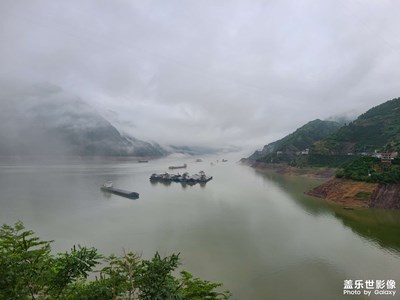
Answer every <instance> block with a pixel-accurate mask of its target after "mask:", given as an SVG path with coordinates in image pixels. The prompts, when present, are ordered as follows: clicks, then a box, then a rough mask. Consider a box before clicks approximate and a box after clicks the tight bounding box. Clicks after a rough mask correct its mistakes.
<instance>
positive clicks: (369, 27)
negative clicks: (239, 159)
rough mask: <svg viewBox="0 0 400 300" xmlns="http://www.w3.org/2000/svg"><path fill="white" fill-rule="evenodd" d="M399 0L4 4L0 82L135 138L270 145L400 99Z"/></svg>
mask: <svg viewBox="0 0 400 300" xmlns="http://www.w3.org/2000/svg"><path fill="white" fill-rule="evenodd" d="M399 12H400V1H396V0H392V1H390V0H379V1H377V0H374V1H372V0H371V1H363V0H358V1H357V0H354V1H352V0H320V1H317V0H291V1H281V0H280V1H277V0H276V1H267V0H265V1H254V0H253V1H251V0H243V1H233V0H232V1H224V0H212V1H204V0H202V1H198V0H193V1H168V0H156V1H144V0H143V1H134V0H107V1H106V0H68V1H61V0H60V1H56V0H43V1H40V0H38V1H35V0H31V1H26V0H2V1H1V2H0V42H1V44H0V45H1V46H0V66H1V67H0V79H12V80H16V81H21V82H22V81H28V82H32V83H36V82H50V83H54V84H56V85H59V86H60V87H62V88H63V89H64V90H66V91H68V92H71V93H73V94H75V95H78V96H79V97H81V98H82V99H83V100H84V101H86V102H88V103H89V104H91V105H92V106H93V107H95V108H96V109H97V110H98V111H99V112H101V113H102V114H103V115H105V116H106V117H107V118H108V119H110V120H112V121H113V122H115V123H118V125H119V127H120V128H123V129H124V130H126V131H128V132H129V133H131V134H132V135H134V136H136V137H138V138H141V139H145V140H154V141H157V142H160V143H166V144H180V145H185V144H189V145H190V144H196V145H205V146H222V145H239V146H240V145H242V146H243V145H244V146H246V147H250V148H254V150H255V149H257V148H260V147H261V146H262V145H264V144H267V143H269V142H272V141H274V140H276V139H279V138H281V137H283V136H284V135H286V134H288V133H290V132H292V131H294V130H295V129H296V128H297V127H299V126H301V125H303V124H304V123H306V122H308V121H310V120H313V119H316V118H320V119H325V118H328V117H330V116H333V115H342V114H351V115H358V114H359V113H362V112H364V111H365V110H367V109H369V108H371V107H372V106H375V105H378V104H380V103H382V102H384V101H386V100H389V99H392V98H395V97H399V96H400V18H399V17H398V13H399Z"/></svg>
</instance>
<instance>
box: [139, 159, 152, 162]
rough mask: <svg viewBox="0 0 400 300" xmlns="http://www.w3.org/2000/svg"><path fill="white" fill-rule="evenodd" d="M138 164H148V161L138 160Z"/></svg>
mask: <svg viewBox="0 0 400 300" xmlns="http://www.w3.org/2000/svg"><path fill="white" fill-rule="evenodd" d="M138 162H139V163H148V162H149V161H148V160H144V159H140V160H138Z"/></svg>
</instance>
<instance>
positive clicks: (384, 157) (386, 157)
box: [381, 152, 398, 163]
mask: <svg viewBox="0 0 400 300" xmlns="http://www.w3.org/2000/svg"><path fill="white" fill-rule="evenodd" d="M397 155H398V153H397V152H383V153H381V162H383V163H392V160H393V159H395V158H396V157H397Z"/></svg>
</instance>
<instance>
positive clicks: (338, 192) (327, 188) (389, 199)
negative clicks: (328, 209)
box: [241, 159, 400, 209]
mask: <svg viewBox="0 0 400 300" xmlns="http://www.w3.org/2000/svg"><path fill="white" fill-rule="evenodd" d="M241 162H242V163H243V164H246V165H248V166H250V167H252V168H257V169H269V170H273V171H276V172H277V173H279V174H282V175H289V176H303V177H310V178H322V179H327V181H326V182H324V183H323V184H321V185H319V186H317V187H316V188H314V189H312V190H310V191H306V192H305V194H306V195H310V196H314V197H318V198H322V199H325V200H328V201H333V202H335V203H339V204H341V205H343V206H344V208H384V209H400V183H396V184H378V183H367V182H361V181H354V180H349V179H339V178H335V177H334V176H335V172H336V170H335V169H329V168H297V167H291V166H288V165H284V164H268V163H263V162H256V161H251V160H248V159H242V160H241Z"/></svg>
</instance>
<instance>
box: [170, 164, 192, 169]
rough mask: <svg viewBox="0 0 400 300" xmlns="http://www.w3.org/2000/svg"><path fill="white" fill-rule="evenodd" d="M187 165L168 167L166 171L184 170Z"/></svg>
mask: <svg viewBox="0 0 400 300" xmlns="http://www.w3.org/2000/svg"><path fill="white" fill-rule="evenodd" d="M186 167H187V165H186V164H183V165H182V166H169V167H168V169H170V170H174V169H186Z"/></svg>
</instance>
